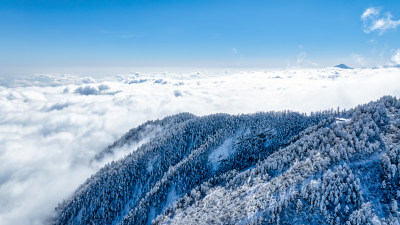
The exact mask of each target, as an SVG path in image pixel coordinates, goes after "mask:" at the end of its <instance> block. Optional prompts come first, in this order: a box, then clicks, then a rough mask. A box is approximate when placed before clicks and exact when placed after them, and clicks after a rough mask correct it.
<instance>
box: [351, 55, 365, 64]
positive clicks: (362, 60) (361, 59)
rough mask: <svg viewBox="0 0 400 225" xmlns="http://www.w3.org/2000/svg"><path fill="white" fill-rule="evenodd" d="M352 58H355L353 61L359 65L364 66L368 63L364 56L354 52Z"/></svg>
mask: <svg viewBox="0 0 400 225" xmlns="http://www.w3.org/2000/svg"><path fill="white" fill-rule="evenodd" d="M351 58H352V59H353V61H354V62H355V64H357V65H359V66H364V65H365V64H366V60H365V58H364V57H362V56H361V55H359V54H352V55H351Z"/></svg>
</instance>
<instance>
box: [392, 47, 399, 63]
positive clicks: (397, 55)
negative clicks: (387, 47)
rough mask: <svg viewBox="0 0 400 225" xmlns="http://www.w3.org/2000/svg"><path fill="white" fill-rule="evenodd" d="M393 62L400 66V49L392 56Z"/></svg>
mask: <svg viewBox="0 0 400 225" xmlns="http://www.w3.org/2000/svg"><path fill="white" fill-rule="evenodd" d="M392 61H393V62H394V63H396V64H399V65H400V49H397V51H396V52H395V53H394V54H393V56H392Z"/></svg>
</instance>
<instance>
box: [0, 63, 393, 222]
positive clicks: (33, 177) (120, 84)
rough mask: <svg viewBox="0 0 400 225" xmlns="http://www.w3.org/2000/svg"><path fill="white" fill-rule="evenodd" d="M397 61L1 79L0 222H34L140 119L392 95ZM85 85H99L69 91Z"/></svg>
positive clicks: (316, 106)
mask: <svg viewBox="0 0 400 225" xmlns="http://www.w3.org/2000/svg"><path fill="white" fill-rule="evenodd" d="M394 59H397V58H394ZM300 60H301V57H300ZM303 60H304V59H303ZM303 63H304V61H303ZM399 71H400V69H398V68H382V69H378V70H373V69H354V70H340V71H339V72H338V70H337V69H334V68H327V69H298V70H282V71H267V72H264V71H234V72H229V73H228V72H226V71H220V72H219V71H211V72H204V71H203V72H199V73H198V72H187V73H186V72H182V73H180V72H176V73H168V72H165V73H155V74H140V73H139V74H133V75H132V74H131V75H121V76H118V77H113V78H102V79H97V80H95V79H93V78H88V79H83V78H79V79H78V78H77V77H76V76H66V75H65V76H62V75H57V76H50V75H47V76H44V78H43V77H42V78H41V79H40V82H38V81H37V80H36V81H35V80H32V79H30V80H28V81H27V80H24V79H22V78H21V79H19V80H18V81H17V84H19V85H16V84H15V83H9V85H8V86H0V115H1V116H0V202H1V204H0V221H1V224H2V225H9V224H43V223H44V220H45V219H46V218H47V217H48V216H49V215H50V214H51V213H52V212H53V208H54V207H55V206H56V205H57V203H58V202H60V201H62V200H63V199H64V198H68V196H70V195H71V193H72V192H73V191H74V190H75V189H76V188H77V187H78V186H79V185H80V184H81V183H83V182H84V181H85V179H86V178H88V177H89V176H90V175H91V174H93V173H94V172H96V171H97V170H98V169H99V168H100V167H101V166H103V165H104V163H106V162H108V161H110V160H111V159H117V158H118V157H122V156H123V155H124V154H126V153H127V152H129V151H132V149H130V148H128V149H125V148H123V149H122V150H121V151H119V153H118V154H117V155H116V156H115V157H114V158H108V159H106V160H105V161H102V162H96V163H93V162H92V161H91V159H93V157H94V156H95V155H96V154H98V153H99V152H100V151H102V150H103V149H104V148H105V147H106V146H108V145H109V144H111V143H112V142H113V141H114V140H116V139H117V138H118V137H120V136H121V135H123V134H124V133H125V132H127V131H128V130H129V129H130V128H133V127H136V126H137V125H140V124H141V123H143V122H145V121H147V120H154V119H157V118H162V117H164V116H167V115H171V114H175V113H179V112H191V113H194V114H196V115H206V114H211V113H219V112H224V113H231V114H239V113H252V112H257V111H270V110H282V109H290V110H295V111H302V112H310V111H314V110H323V109H329V108H332V107H334V108H335V107H336V106H340V107H341V108H349V107H353V106H355V105H357V104H361V103H365V102H368V101H370V100H375V99H377V98H379V97H381V96H383V95H388V94H391V95H397V96H399V95H400V93H399V91H400V90H399V87H398V84H399V82H400V77H399V76H398V74H399ZM277 78H279V79H277ZM22 84H23V85H22ZM86 86H89V87H92V88H94V89H96V90H97V91H99V92H100V90H102V91H101V92H102V94H99V95H81V93H80V92H78V93H75V92H74V91H75V90H77V89H79V88H80V87H82V89H85V87H86ZM366 89H368V92H365V90H366ZM64 90H70V91H65V92H64ZM104 93H112V94H104ZM135 146H137V145H135Z"/></svg>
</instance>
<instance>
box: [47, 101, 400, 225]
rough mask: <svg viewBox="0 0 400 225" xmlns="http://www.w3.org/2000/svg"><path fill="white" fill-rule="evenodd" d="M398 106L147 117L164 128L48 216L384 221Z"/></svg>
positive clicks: (139, 220) (393, 206)
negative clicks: (340, 110)
mask: <svg viewBox="0 0 400 225" xmlns="http://www.w3.org/2000/svg"><path fill="white" fill-rule="evenodd" d="M399 109H400V101H398V100H397V99H395V98H392V97H384V98H382V99H380V100H379V101H376V102H371V103H369V104H367V105H363V106H359V107H357V108H355V109H352V110H349V111H346V112H340V113H339V112H334V111H329V112H322V113H315V114H312V115H311V116H305V115H301V114H298V113H293V112H281V113H257V114H253V115H240V116H230V115H225V114H216V115H211V116H206V117H196V116H193V115H190V114H178V115H176V116H173V117H168V118H166V119H165V120H161V121H155V122H154V123H156V124H157V123H158V124H168V126H162V127H163V128H162V129H161V130H163V131H157V132H156V135H155V136H154V137H152V138H151V139H150V141H148V142H147V143H146V144H144V145H142V146H141V147H140V148H139V149H138V150H137V151H136V152H133V153H131V154H130V155H128V156H127V157H125V158H124V159H122V160H119V161H117V162H113V163H111V164H109V165H107V166H105V167H104V168H103V169H101V170H100V171H99V172H98V173H96V174H95V175H93V176H92V177H91V178H89V179H88V180H87V181H86V182H85V184H83V185H82V186H81V187H80V188H79V189H78V190H77V191H76V193H75V194H74V196H73V197H72V198H71V199H70V200H68V201H65V202H63V203H62V204H60V205H59V207H58V208H57V215H58V216H57V218H55V221H54V223H55V224H91V223H94V224H150V223H152V224H194V223H197V224H213V223H214V224H246V223H249V224H270V223H282V224H310V223H315V224H343V223H348V224H366V223H367V222H369V223H371V224H376V223H378V222H379V223H381V224H385V223H386V224H390V223H394V222H395V221H397V219H398V209H397V201H398V198H399V197H400V192H399V191H398V186H399V176H398V172H399V169H400V164H399V163H400V154H399V152H400V147H399V139H400V132H399V126H400V115H399ZM163 121H171V122H163ZM139 128H140V127H139ZM138 130H140V129H138V128H137V129H133V130H131V131H130V132H128V134H127V135H125V136H124V137H123V138H122V139H121V140H119V141H117V142H116V144H115V145H123V144H124V143H129V139H130V137H132V138H133V137H135V135H129V134H134V133H137V132H136V131H138ZM112 146H113V145H112ZM112 146H110V147H109V148H108V150H107V151H108V152H112V149H113V147H112Z"/></svg>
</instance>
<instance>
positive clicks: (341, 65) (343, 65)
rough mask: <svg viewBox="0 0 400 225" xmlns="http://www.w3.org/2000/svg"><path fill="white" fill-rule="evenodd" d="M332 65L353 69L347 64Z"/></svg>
mask: <svg viewBox="0 0 400 225" xmlns="http://www.w3.org/2000/svg"><path fill="white" fill-rule="evenodd" d="M334 67H336V68H340V69H353V68H351V67H349V66H347V65H345V64H339V65H336V66H334Z"/></svg>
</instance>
